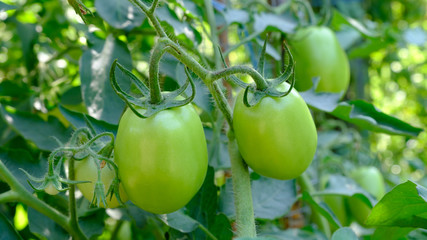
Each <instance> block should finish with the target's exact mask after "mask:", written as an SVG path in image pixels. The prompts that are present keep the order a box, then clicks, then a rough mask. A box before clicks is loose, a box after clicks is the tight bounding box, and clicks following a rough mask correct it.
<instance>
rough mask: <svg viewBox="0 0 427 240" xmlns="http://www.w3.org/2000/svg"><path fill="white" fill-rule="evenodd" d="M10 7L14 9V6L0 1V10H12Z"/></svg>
mask: <svg viewBox="0 0 427 240" xmlns="http://www.w3.org/2000/svg"><path fill="white" fill-rule="evenodd" d="M12 9H16V6H12V5H9V4H6V3H4V2H0V12H3V11H8V10H12Z"/></svg>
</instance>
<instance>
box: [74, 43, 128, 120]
mask: <svg viewBox="0 0 427 240" xmlns="http://www.w3.org/2000/svg"><path fill="white" fill-rule="evenodd" d="M115 59H118V61H119V62H120V64H122V65H123V66H125V67H126V68H128V69H132V59H131V56H130V53H129V50H128V49H127V47H126V45H124V44H123V43H122V42H120V41H119V40H117V39H115V38H114V37H113V36H112V35H109V36H108V37H107V39H106V40H105V41H95V44H94V45H93V46H92V47H91V48H90V49H88V50H86V51H85V52H84V53H83V55H82V57H81V58H80V78H81V82H82V83H81V90H82V96H83V100H84V102H85V104H86V106H87V110H88V113H89V115H90V116H92V117H94V118H95V119H98V120H103V121H106V122H108V123H112V124H117V123H118V122H119V118H120V116H121V114H122V112H123V110H124V108H125V103H124V102H123V101H122V100H121V99H120V98H119V96H117V95H116V93H115V92H114V90H113V88H112V87H111V85H110V79H109V73H110V68H111V65H112V63H113V61H114V60H115ZM116 78H117V79H118V82H119V84H120V86H121V87H122V88H123V89H129V88H130V81H129V80H128V79H127V78H126V77H125V75H124V74H122V73H120V71H116Z"/></svg>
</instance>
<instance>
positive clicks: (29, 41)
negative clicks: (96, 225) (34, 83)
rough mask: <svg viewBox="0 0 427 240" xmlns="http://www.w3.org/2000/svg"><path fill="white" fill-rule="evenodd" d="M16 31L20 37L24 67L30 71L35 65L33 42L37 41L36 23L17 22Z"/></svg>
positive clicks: (35, 57)
mask: <svg viewBox="0 0 427 240" xmlns="http://www.w3.org/2000/svg"><path fill="white" fill-rule="evenodd" d="M17 33H18V36H19V38H20V39H21V46H22V56H23V59H24V61H25V67H26V68H27V71H28V72H31V70H33V69H34V68H35V67H36V66H37V62H38V60H37V56H36V53H35V51H34V44H35V43H36V41H37V38H38V33H37V31H36V24H23V23H21V22H17Z"/></svg>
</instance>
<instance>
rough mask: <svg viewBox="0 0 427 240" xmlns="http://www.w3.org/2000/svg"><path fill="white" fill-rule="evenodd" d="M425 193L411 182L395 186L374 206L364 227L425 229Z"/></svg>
mask: <svg viewBox="0 0 427 240" xmlns="http://www.w3.org/2000/svg"><path fill="white" fill-rule="evenodd" d="M426 191H427V189H426V188H424V187H423V186H421V185H417V184H415V183H413V182H411V181H407V182H405V183H402V184H400V185H398V186H396V187H395V188H393V190H391V191H390V192H388V193H387V194H386V195H385V196H384V197H383V198H382V199H381V200H380V201H379V202H378V204H377V205H375V207H374V208H373V209H372V212H371V214H370V215H369V216H368V219H367V220H366V225H369V226H389V227H394V226H395V227H409V228H424V229H427V202H426V198H425V193H426Z"/></svg>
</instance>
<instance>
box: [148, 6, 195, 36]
mask: <svg viewBox="0 0 427 240" xmlns="http://www.w3.org/2000/svg"><path fill="white" fill-rule="evenodd" d="M156 15H157V17H158V18H159V19H160V20H161V21H162V22H165V23H167V24H168V25H169V26H170V27H171V29H170V30H171V31H173V32H174V33H175V35H176V36H180V35H181V34H182V35H183V36H185V37H186V38H187V39H189V40H190V41H191V42H192V43H197V44H200V43H201V42H202V37H201V35H200V33H199V32H198V31H197V30H196V29H194V28H193V27H192V26H191V25H190V24H188V23H187V22H183V21H181V20H179V19H178V17H177V16H176V14H175V12H173V11H171V10H170V9H169V8H168V7H166V6H163V7H159V8H157V9H156Z"/></svg>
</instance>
